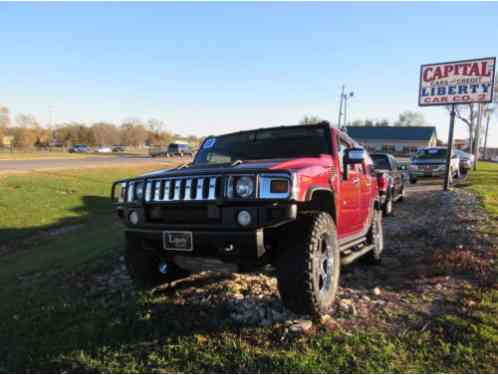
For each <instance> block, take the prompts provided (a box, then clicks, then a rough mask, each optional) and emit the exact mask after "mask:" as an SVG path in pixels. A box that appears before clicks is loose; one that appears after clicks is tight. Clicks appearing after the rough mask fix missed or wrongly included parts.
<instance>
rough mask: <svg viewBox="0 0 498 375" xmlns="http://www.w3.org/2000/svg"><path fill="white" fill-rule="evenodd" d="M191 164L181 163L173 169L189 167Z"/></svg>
mask: <svg viewBox="0 0 498 375" xmlns="http://www.w3.org/2000/svg"><path fill="white" fill-rule="evenodd" d="M191 165H192V163H183V164H181V165H179V166H178V167H176V168H174V169H173V170H174V171H176V170H178V169H183V168H187V167H190V166H191Z"/></svg>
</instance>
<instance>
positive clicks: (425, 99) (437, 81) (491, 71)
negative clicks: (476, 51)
mask: <svg viewBox="0 0 498 375" xmlns="http://www.w3.org/2000/svg"><path fill="white" fill-rule="evenodd" d="M495 66H496V57H488V58H483V59H474V60H464V61H453V62H447V63H438V64H427V65H422V66H421V67H420V87H419V92H418V104H419V105H420V106H430V105H448V104H467V103H490V102H492V101H493V92H494V90H493V89H494V80H495Z"/></svg>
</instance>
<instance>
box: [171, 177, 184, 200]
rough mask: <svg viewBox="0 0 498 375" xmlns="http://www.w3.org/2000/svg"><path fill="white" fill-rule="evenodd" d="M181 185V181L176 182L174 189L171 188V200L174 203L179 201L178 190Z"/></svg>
mask: <svg viewBox="0 0 498 375" xmlns="http://www.w3.org/2000/svg"><path fill="white" fill-rule="evenodd" d="M181 185H182V180H176V181H175V187H174V188H173V189H174V190H173V200H174V201H179V200H180V189H181Z"/></svg>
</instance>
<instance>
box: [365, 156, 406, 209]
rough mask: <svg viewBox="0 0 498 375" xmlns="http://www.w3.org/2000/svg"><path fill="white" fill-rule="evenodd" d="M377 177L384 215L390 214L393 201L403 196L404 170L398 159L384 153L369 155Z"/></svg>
mask: <svg viewBox="0 0 498 375" xmlns="http://www.w3.org/2000/svg"><path fill="white" fill-rule="evenodd" d="M371 157H372V160H373V162H374V166H375V170H376V171H377V177H378V179H379V192H380V199H381V202H382V210H383V212H384V215H386V216H388V215H391V214H392V212H393V203H394V202H396V201H401V200H403V199H404V198H405V178H404V172H403V170H402V167H401V165H400V163H399V162H398V160H396V158H395V157H394V156H393V155H391V154H385V153H375V154H372V155H371Z"/></svg>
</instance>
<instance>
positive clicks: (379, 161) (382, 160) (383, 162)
mask: <svg viewBox="0 0 498 375" xmlns="http://www.w3.org/2000/svg"><path fill="white" fill-rule="evenodd" d="M370 157H371V158H372V159H373V162H374V166H375V169H391V166H390V165H389V160H387V156H384V155H370Z"/></svg>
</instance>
